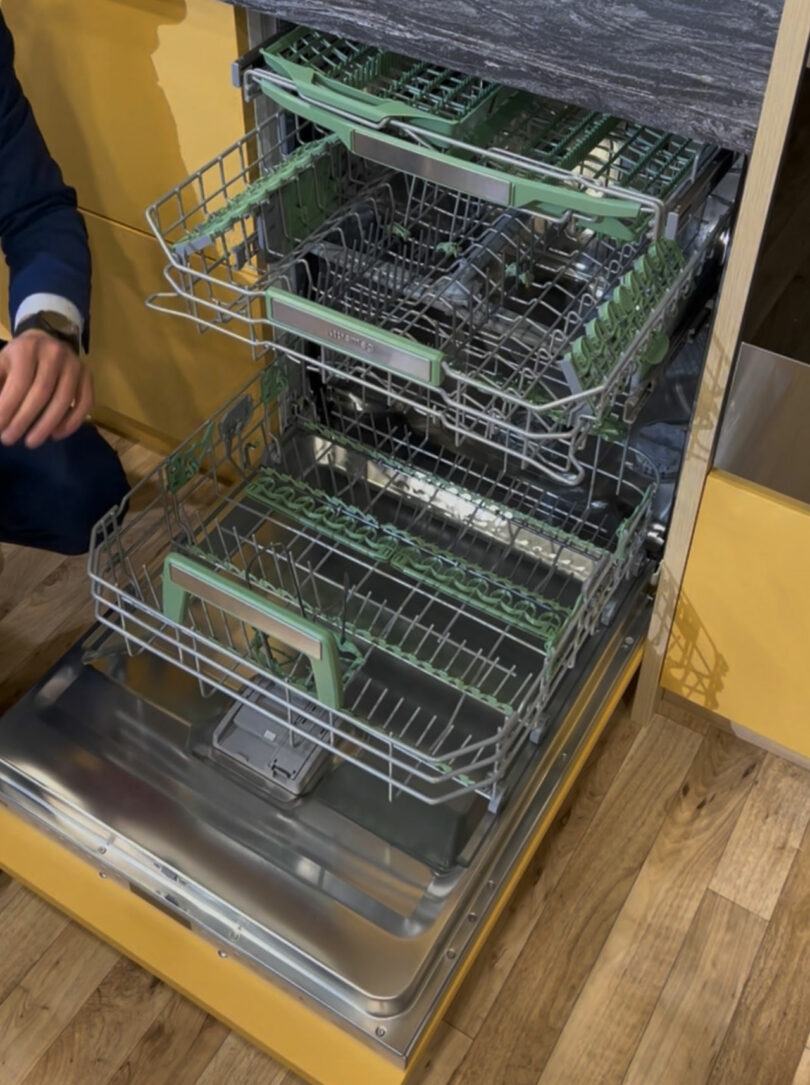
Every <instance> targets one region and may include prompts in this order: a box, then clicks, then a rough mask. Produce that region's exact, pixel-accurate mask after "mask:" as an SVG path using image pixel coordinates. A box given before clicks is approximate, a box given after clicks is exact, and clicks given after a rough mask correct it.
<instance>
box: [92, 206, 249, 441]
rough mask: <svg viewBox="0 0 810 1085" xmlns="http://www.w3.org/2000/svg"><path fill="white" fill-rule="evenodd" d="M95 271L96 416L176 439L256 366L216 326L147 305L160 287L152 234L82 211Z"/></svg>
mask: <svg viewBox="0 0 810 1085" xmlns="http://www.w3.org/2000/svg"><path fill="white" fill-rule="evenodd" d="M85 217H86V220H87V228H88V232H89V235H90V247H91V249H92V252H93V265H94V268H95V277H94V284H93V304H92V321H91V343H90V362H91V365H92V369H93V375H94V380H95V389H96V404H97V409H96V417H97V418H98V419H99V421H102V422H105V423H107V424H109V425H111V426H112V427H113V428H114V429H117V430H119V431H121V432H124V433H127V434H128V435H130V436H136V437H140V438H142V439H146V440H147V441H148V443H150V444H167V443H168V444H175V443H177V442H178V441H179V440H181V439H182V438H184V437H186V436H188V434H189V433H191V431H192V430H193V429H195V428H196V427H197V426H198V425H199V424H200V422H202V421H203V419H205V418H206V417H207V416H208V415H210V414H211V413H212V412H213V411H215V410H216V409H218V408H219V407H221V406H222V404H223V403H225V402H226V401H227V400H228V398H229V397H230V396H231V395H232V394H233V393H234V392H235V391H236V390H237V389H238V388H239V387H241V385H242V384H244V383H245V382H246V381H247V380H248V378H249V377H250V376H251V374H253V373H255V371H256V364H255V363H254V362H252V361H251V358H250V351H249V349H248V348H247V347H243V346H242V345H241V344H240V343H237V342H235V341H234V340H232V339H229V338H227V337H226V336H223V335H220V334H218V333H217V332H213V331H209V332H206V333H204V334H202V335H201V334H200V333H199V332H198V331H197V329H196V326H195V325H194V324H192V323H191V322H190V321H187V320H183V319H180V318H178V317H171V316H166V315H164V314H162V313H158V312H154V311H152V310H151V309H147V308H146V306H145V305H144V299H145V298H146V297H147V296H148V295H149V294H151V293H153V292H154V291H156V290H160V289H161V287H162V286H163V285H164V280H163V277H162V269H163V265H164V263H165V256H164V254H163V252H162V250H161V248H160V246H159V245H158V243H157V241H155V240H154V239H153V238H152V237H149V236H147V235H146V234H142V233H139V232H138V231H136V230H130V229H129V228H128V227H126V226H118V225H116V224H115V223H111V222H107V221H106V220H104V219H101V218H99V217H98V216H96V215H86V216H85Z"/></svg>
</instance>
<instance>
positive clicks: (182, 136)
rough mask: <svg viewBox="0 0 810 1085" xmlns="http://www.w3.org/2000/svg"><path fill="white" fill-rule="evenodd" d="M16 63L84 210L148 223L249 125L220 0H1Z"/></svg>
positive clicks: (229, 13)
mask: <svg viewBox="0 0 810 1085" xmlns="http://www.w3.org/2000/svg"><path fill="white" fill-rule="evenodd" d="M2 11H3V15H4V16H5V19H6V22H7V23H8V25H9V27H10V29H11V32H12V34H13V35H14V38H15V42H16V47H17V60H16V67H17V72H18V74H19V76H20V80H21V82H22V84H23V87H24V88H25V91H26V94H27V95H28V97H29V99H30V100H31V103H32V105H33V107H34V111H35V113H36V115H37V119H38V121H39V124H40V127H41V128H42V130H43V133H44V135H45V138H46V140H47V142H48V145H49V147H50V149H51V152H52V154H53V155H54V157H55V158H56V160H57V161H58V162H59V164H60V165H61V167H62V170H63V172H64V174H65V179H66V180H67V181H68V183H69V184H71V185H73V186H74V187H75V188H76V189H77V191H78V194H79V204H80V206H81V207H82V208H83V209H85V210H88V211H92V212H94V213H95V214H99V215H103V216H105V217H107V218H110V219H113V220H115V221H116V222H120V223H123V224H125V225H127V226H133V227H135V228H137V229H146V223H145V219H144V211H145V209H146V207H147V206H148V205H149V204H150V203H152V202H153V201H154V200H155V199H157V198H158V197H159V196H162V195H163V194H164V193H165V192H167V191H169V189H171V188H173V187H174V185H176V184H177V183H178V182H179V181H181V180H182V179H183V178H184V177H186V176H187V175H188V174H189V173H192V172H193V171H194V170H195V169H197V168H198V167H199V166H201V165H203V164H204V163H205V162H207V161H208V160H209V159H210V158H212V157H213V156H214V155H216V154H218V153H219V152H220V151H221V150H223V149H224V148H225V147H228V146H230V144H231V143H233V142H234V141H235V140H237V139H238V138H239V137H240V136H241V135H242V134H243V133H244V130H245V126H244V114H243V108H242V103H241V99H240V95H239V92H238V91H237V90H236V89H235V88H234V87H233V86H232V85H231V80H230V65H231V62H232V61H233V60H234V59H236V57H237V55H238V46H237V36H236V22H235V18H236V16H235V14H234V10H233V8H232V7H230V6H229V5H228V4H223V3H219V0H2Z"/></svg>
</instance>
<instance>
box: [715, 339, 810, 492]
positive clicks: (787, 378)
mask: <svg viewBox="0 0 810 1085" xmlns="http://www.w3.org/2000/svg"><path fill="white" fill-rule="evenodd" d="M808 418H810V365H806V364H804V363H803V362H797V361H795V360H794V359H793V358H785V357H784V356H783V355H781V354H774V353H772V352H771V351H769V350H763V349H762V348H761V347H754V346H751V345H750V344H749V343H743V344H742V346H741V347H740V352H739V355H738V357H737V363H736V365H735V368H734V375H733V377H732V382H731V391H730V392H729V396H728V401H727V403H726V407H725V411H724V414H723V420H722V423H721V425H720V435H719V437H718V443H717V450H716V453H715V457H714V466H715V467H719V468H721V469H722V470H723V471H728V472H730V473H731V474H733V475H738V476H739V477H740V478H744V479H747V480H748V481H749V482H755V483H757V484H758V485H760V486H764V487H765V488H766V489H768V490H774V491H775V492H776V493H779V494H784V495H785V496H787V497H792V498H795V499H796V500H797V501H805V502H807V503H810V458H808V456H807V426H808Z"/></svg>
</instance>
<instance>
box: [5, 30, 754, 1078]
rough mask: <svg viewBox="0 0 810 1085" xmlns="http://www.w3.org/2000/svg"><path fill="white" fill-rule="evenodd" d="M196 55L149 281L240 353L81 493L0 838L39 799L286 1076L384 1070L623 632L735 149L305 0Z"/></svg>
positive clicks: (504, 877) (431, 1021)
mask: <svg viewBox="0 0 810 1085" xmlns="http://www.w3.org/2000/svg"><path fill="white" fill-rule="evenodd" d="M235 74H236V81H237V83H238V84H239V86H240V88H241V89H242V91H243V93H244V96H245V98H246V100H247V101H249V102H250V101H253V102H260V103H262V106H263V114H264V117H263V119H262V120H261V121H260V123H258V125H257V127H255V129H254V130H252V131H251V132H249V133H248V134H247V135H246V136H244V137H243V138H240V139H239V140H238V141H237V142H236V143H234V145H233V146H232V147H230V148H228V149H227V150H225V151H224V152H223V153H222V154H221V155H220V156H218V157H217V158H216V159H215V160H214V161H212V162H210V163H208V164H207V165H205V166H204V167H203V168H201V169H200V170H198V171H197V172H196V173H194V174H193V175H192V176H191V177H189V178H187V179H186V180H184V181H183V182H182V183H181V184H179V185H178V186H177V187H176V188H175V189H174V190H173V191H172V192H170V193H168V194H167V195H166V196H165V197H163V198H162V199H160V200H159V201H157V202H156V203H155V204H154V206H152V207H151V208H150V209H149V211H148V216H147V217H148V221H149V224H150V227H151V228H152V230H153V232H154V234H155V236H156V237H157V239H158V241H159V242H160V244H161V246H162V248H163V251H164V253H165V256H166V273H165V274H166V282H167V285H166V287H165V288H164V289H163V290H162V291H161V292H159V293H157V294H155V295H154V296H153V297H152V298H151V299H149V304H150V305H151V306H152V307H153V308H156V309H160V310H163V311H165V312H167V313H169V314H172V316H173V317H174V319H184V320H190V321H193V322H194V323H195V324H196V325H197V326H198V328H199V331H200V334H206V335H219V336H220V337H221V342H222V347H223V357H224V358H225V359H226V358H227V352H228V344H229V341H233V340H237V341H239V342H240V343H248V344H249V345H250V347H251V349H252V351H253V353H254V357H255V359H256V363H257V365H256V375H255V377H254V379H253V380H252V381H251V382H250V384H249V385H248V386H247V387H245V388H243V389H242V390H241V391H240V392H239V393H238V394H237V395H236V396H235V397H234V398H233V399H232V400H231V401H230V402H229V403H227V404H225V405H224V406H223V407H222V409H221V410H220V411H218V412H217V413H215V414H214V415H213V416H212V417H211V418H209V419H208V420H207V421H206V422H205V423H204V425H203V426H202V427H201V428H200V429H199V430H198V431H197V432H196V433H195V434H193V435H192V436H191V437H190V438H189V439H188V440H187V441H186V442H185V443H184V444H183V445H181V446H180V447H179V448H178V449H177V450H176V451H175V452H173V453H172V454H171V455H169V456H168V458H166V459H165V460H164V461H163V462H162V463H161V464H160V465H159V466H158V467H157V468H156V469H155V470H154V471H153V472H152V473H151V474H150V475H149V476H148V477H147V478H145V479H144V480H143V481H142V482H140V483H139V485H138V486H137V487H136V488H135V489H134V490H133V491H132V493H131V494H130V495H129V498H128V502H127V506H126V508H121V509H114V510H111V511H110V513H109V514H108V515H107V516H106V517H105V518H104V519H103V520H102V522H101V523H100V524H99V525H98V526H97V528H96V531H95V536H94V541H93V546H92V550H91V553H90V557H89V575H90V582H91V588H92V593H93V597H94V600H95V607H96V615H97V619H98V620H97V624H96V625H95V627H94V628H93V629H92V630H90V631H89V633H88V634H87V635H86V636H85V637H84V638H83V639H82V641H81V642H80V643H79V644H77V645H76V646H75V647H74V648H73V649H72V650H71V652H69V653H68V655H67V656H66V657H65V658H64V659H63V660H62V661H61V662H60V663H59V664H58V665H57V666H56V667H55V668H54V669H53V670H52V671H51V672H50V673H49V674H48V675H47V676H46V677H45V678H44V679H43V680H42V682H41V683H40V684H39V685H38V686H37V687H36V688H35V689H34V690H32V691H31V692H30V693H29V694H28V695H27V696H26V697H25V698H24V699H23V700H22V701H21V702H20V703H19V704H18V705H17V706H16V707H15V708H14V709H12V710H11V712H10V713H9V714H8V715H7V716H6V717H5V719H4V720H3V721H2V726H0V804H2V806H3V807H4V808H5V810H6V813H10V814H12V815H13V817H14V823H15V824H19V825H25V826H27V827H28V829H29V830H33V831H35V834H36V835H35V837H34V838H29V837H25V836H20V837H19V839H18V853H19V854H18V860H17V861H16V865H15V862H14V861H13V860H12V861H10V862H8V863H7V865H8V866H9V869H11V870H12V872H16V873H18V875H21V876H23V877H24V878H25V872H24V869H23V868H24V867H25V862H24V859H23V853H24V852H25V850H26V847H27V846H28V845H30V841H31V840H32V839H36V840H40V839H45V838H47V840H49V841H50V842H51V844H50V846H51V848H52V850H51V851H50V852H48V855H49V857H50V858H49V863H50V864H51V865H52V866H53V869H56V868H57V867H58V866H59V864H60V863H62V861H63V860H62V859H61V858H57V856H68V855H69V856H70V857H71V858H70V861H71V862H73V863H74V864H75V863H78V864H79V865H78V866H75V865H74V866H70V867H68V866H65V868H64V873H63V875H62V877H63V885H62V888H61V889H59V891H58V892H57V891H56V890H54V889H51V890H49V891H48V895H50V896H52V897H53V898H54V899H56V901H57V903H59V904H60V905H61V906H62V907H64V908H66V909H67V910H68V911H71V912H72V913H73V914H75V915H77V916H78V918H79V919H80V920H82V921H84V922H86V923H88V925H90V926H91V927H93V928H94V929H96V930H98V931H100V932H101V933H102V934H103V935H104V936H105V937H108V938H110V939H111V940H113V941H115V942H116V943H117V944H118V945H119V946H121V947H122V948H123V949H124V950H125V951H126V952H128V953H130V954H131V955H132V956H133V957H135V958H136V959H138V960H141V961H142V962H144V963H145V964H146V965H147V966H148V967H150V968H151V969H152V970H153V971H155V972H157V973H158V974H160V975H163V976H165V977H166V978H167V979H169V981H170V982H173V983H174V984H175V985H176V986H178V987H179V988H180V989H181V990H183V991H185V992H186V993H187V994H189V995H190V996H191V997H193V998H196V999H197V1000H198V1001H200V1002H201V1003H202V1004H203V1005H205V1006H207V1007H208V1008H211V1009H213V1011H214V1012H215V1013H218V1014H219V1016H220V1017H222V1018H223V1019H225V1020H226V1021H228V1022H229V1023H230V1024H232V1025H233V1026H234V1027H236V1028H239V1029H240V1030H241V1031H242V1032H244V1033H246V1034H247V1035H249V1036H250V1037H251V1038H252V1039H254V1040H255V1041H256V1042H257V1043H260V1044H261V1045H262V1046H264V1047H265V1048H266V1049H268V1050H270V1051H272V1052H273V1053H274V1054H275V1055H276V1056H277V1057H278V1058H280V1059H281V1060H282V1061H284V1062H285V1063H287V1064H288V1065H291V1066H293V1067H294V1068H295V1069H296V1070H298V1072H300V1073H302V1074H303V1075H304V1076H306V1077H307V1078H308V1079H309V1080H315V1081H320V1082H324V1083H327V1085H336V1083H338V1082H346V1083H348V1082H360V1081H363V1082H365V1081H369V1082H371V1081H374V1082H387V1081H391V1082H399V1081H402V1080H403V1079H404V1078H405V1077H406V1076H407V1074H408V1072H409V1071H410V1070H411V1069H412V1067H413V1066H414V1064H415V1062H416V1061H417V1059H418V1056H419V1054H420V1053H421V1051H422V1050H423V1048H424V1044H425V1042H426V1040H427V1038H428V1037H429V1035H430V1034H431V1032H432V1031H433V1029H434V1028H435V1026H436V1024H437V1023H438V1021H439V1020H440V1018H441V1014H442V1012H443V1010H444V1008H445V1007H446V1006H447V1004H448V1001H449V999H450V998H451V997H452V995H453V993H454V992H455V990H456V989H457V988H458V986H459V984H460V982H461V980H462V978H463V976H464V974H465V973H466V972H467V970H468V969H469V967H470V964H471V963H472V961H473V959H474V958H475V955H476V954H477V953H478V952H479V951H480V949H481V947H482V945H483V944H484V942H485V938H486V935H487V933H488V931H489V930H490V929H491V926H492V925H493V923H494V921H495V919H496V918H497V916H498V914H499V913H500V911H501V910H502V909H503V907H504V905H505V903H506V902H507V900H508V898H509V894H510V892H511V890H512V889H513V888H514V886H515V884H516V881H517V879H518V877H519V875H520V873H521V871H522V870H523V869H524V868H525V865H526V863H527V862H528V859H529V858H530V856H531V854H532V852H533V850H534V848H535V847H536V845H537V843H538V841H539V839H540V838H541V837H542V834H543V832H544V831H545V828H546V827H547V826H548V824H549V821H550V819H551V817H552V816H553V814H554V812H555V811H556V809H557V808H558V807H559V805H560V802H561V801H562V798H563V797H564V795H565V793H566V791H567V789H568V788H569V787H570V784H571V782H572V781H573V779H574V778H575V776H576V773H577V771H578V768H579V767H580V766H581V764H582V763H583V761H584V759H585V757H586V756H587V753H588V751H589V750H590V748H591V747H592V745H593V742H594V741H595V738H596V736H597V735H598V733H599V730H600V729H601V727H602V726H603V725H604V723H605V721H606V720H607V718H608V717H609V715H610V712H611V711H612V708H613V707H614V706H615V704H616V702H617V700H618V698H619V697H620V696H621V694H622V692H623V691H624V689H625V688H626V685H627V683H628V682H629V680H630V678H631V676H632V674H633V671H634V668H635V666H636V665H637V663H638V659H639V652H640V646H641V644H642V643H643V639H644V637H645V634H646V627H647V623H648V621H649V614H650V601H651V598H652V594H653V592H654V588H655V578H656V563H657V559H658V558H659V557H660V554H661V549H662V544H663V540H664V537H665V533H666V521H667V516H668V511H669V507H670V505H671V496H672V491H673V489H674V485H675V482H676V480H677V468H678V463H679V452H678V447H677V441H676V442H675V446H672V442H671V441H670V440H669V437H671V434H672V421H673V420H672V411H671V409H670V408H671V406H672V400H673V399H677V398H678V396H679V395H680V398H681V399H683V398H684V393H683V388H684V387H689V378H690V373H691V379H692V388H693V390H694V387H696V381H697V376H698V375H699V366H700V356H701V347H702V344H703V343H704V342H705V326H706V320H707V316H708V315H710V312H711V301H712V298H713V296H714V294H715V293H716V290H717V284H718V281H719V276H720V274H721V271H722V266H723V261H724V254H725V249H726V246H727V242H728V237H729V231H730V229H731V226H732V219H733V212H734V206H735V199H736V189H737V186H738V184H739V179H740V174H741V163H740V162H739V161H737V160H736V159H735V156H734V155H732V154H731V153H730V152H727V151H724V150H723V149H721V148H717V147H712V146H708V145H704V144H701V143H698V142H695V141H693V140H689V139H686V138H682V137H678V136H674V135H671V134H668V133H665V132H661V131H656V130H653V129H650V128H648V127H644V126H641V125H636V124H632V123H630V122H628V121H624V120H621V119H618V118H615V117H610V116H605V115H602V114H599V113H596V112H592V111H587V110H584V109H580V108H575V107H572V106H568V105H565V104H562V103H558V102H553V101H549V100H543V99H539V98H537V97H534V96H531V95H528V94H526V93H524V92H522V91H516V90H513V89H510V88H507V87H502V86H498V85H496V84H493V83H489V82H486V81H485V80H483V79H478V78H474V77H470V76H467V75H463V74H461V73H457V72H453V71H448V70H445V69H441V68H439V67H437V66H435V65H430V64H425V63H421V62H417V61H414V60H410V59H408V58H405V57H402V56H398V55H394V54H391V53H387V52H385V51H383V50H381V49H378V48H374V47H371V46H367V45H363V44H360V43H355V42H351V41H347V40H346V39H341V38H336V37H334V36H331V35H327V34H323V33H320V32H317V31H314V30H309V29H307V28H303V27H296V28H294V29H292V30H289V31H286V32H284V33H281V34H279V35H277V36H276V37H274V38H272V39H270V40H269V41H267V42H266V43H264V44H263V45H262V46H260V47H259V48H256V49H254V50H253V51H252V52H251V53H250V54H248V55H247V56H246V57H245V58H244V59H243V60H242V61H241V62H239V63H238V64H237V65H236V66H235ZM257 112H258V111H257ZM166 323H167V334H168V333H169V332H170V329H171V322H170V321H169V319H168V318H167V320H166ZM690 358H691V362H690V361H689V359H690ZM684 359H686V361H684ZM690 365H691V367H692V368H691V370H690ZM679 373H680V374H681V377H679ZM683 373H686V377H685V378H684V377H683V376H682V374H683ZM673 375H674V376H673ZM679 380H680V383H678V381H679ZM673 382H674V383H673ZM684 382H685V383H684ZM673 388H674V389H675V391H673ZM687 398H688V397H687ZM690 408H691V405H690V404H689V403H688V402H687V403H686V406H685V408H684V407H683V405H682V409H681V415H680V416H679V417H678V418H677V419H676V420H675V430H676V431H677V433H680V434H681V436H683V434H685V432H686V427H687V425H688V421H689V410H690ZM668 427H669V428H668ZM662 433H664V438H661V434H662ZM668 435H669V436H668ZM673 447H674V451H673ZM7 824H8V823H6V825H7ZM21 831H22V830H21ZM54 845H58V848H57V850H53V847H54ZM9 846H10V845H7V847H9ZM12 850H13V849H12ZM29 850H30V848H29ZM7 859H8V856H0V861H2V862H4V863H6V862H7ZM64 862H65V863H67V862H68V859H67V858H65V859H64ZM59 869H62V868H61V867H59ZM21 871H22V874H21ZM69 872H70V873H69ZM82 872H84V873H82ZM85 874H86V875H87V877H89V878H90V879H91V880H90V881H87V882H86V888H84V889H82V891H81V893H80V892H79V888H78V887H79V884H80V883H81V884H82V885H84V884H85V883H84V882H83V881H82V879H83V878H84V877H85ZM93 879H95V882H94V883H93V881H92V880H93ZM28 880H29V881H33V882H34V883H36V879H35V878H33V877H32V876H29V879H28ZM93 884H94V885H95V888H93ZM39 888H40V891H43V889H42V886H41V885H40V886H39ZM113 891H114V892H115V894H117V895H114V896H109V895H107V896H105V894H109V893H113ZM71 894H73V895H72V896H71ZM101 901H103V902H104V903H99V902H101ZM91 913H92V914H91ZM94 917H95V918H94ZM153 917H154V918H153ZM152 922H154V924H159V926H155V927H154V931H155V932H158V931H159V932H160V938H164V941H163V942H160V941H159V938H158V934H157V933H153V935H152V936H150V937H151V939H152V940H151V942H150V941H149V938H147V936H146V934H145V933H144V932H145V931H146V928H147V926H148V925H149V924H150V923H152ZM116 923H117V924H118V926H117V927H116ZM167 931H168V932H169V933H168V934H167V933H166V932H167ZM116 932H117V933H116ZM172 932H174V933H172ZM165 939H168V941H166V940H165ZM173 939H174V941H173ZM158 944H160V946H162V949H160V950H158V949H157V948H156V947H157V946H158ZM149 946H151V949H150V948H149ZM218 968H219V969H221V970H223V971H221V972H219V973H218V972H217V969H218ZM226 968H227V969H231V970H230V971H228V972H227V973H226V972H225V971H224V970H225V969H226Z"/></svg>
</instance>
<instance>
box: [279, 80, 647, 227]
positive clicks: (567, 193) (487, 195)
mask: <svg viewBox="0 0 810 1085" xmlns="http://www.w3.org/2000/svg"><path fill="white" fill-rule="evenodd" d="M261 85H262V89H263V90H264V92H265V94H267V96H268V97H269V98H272V100H273V101H274V102H275V103H276V104H277V105H279V106H280V107H281V108H282V109H285V110H287V111H288V112H290V113H295V114H297V115H298V116H300V117H303V118H304V119H306V120H308V121H311V122H312V124H315V125H317V126H318V127H319V128H323V129H325V130H326V131H328V132H334V134H335V135H336V136H337V137H338V139H340V141H341V142H342V143H343V144H344V145H345V146H346V147H348V149H349V150H350V151H351V152H352V153H353V154H356V155H359V156H360V157H361V158H367V159H370V160H371V161H372V162H377V163H378V164H379V165H381V166H387V167H388V168H390V169H395V170H401V171H402V172H404V173H409V174H412V175H414V176H416V177H421V178H423V179H424V180H426V181H432V182H434V183H436V184H438V185H442V186H443V187H445V188H451V189H454V190H457V191H459V192H463V193H465V194H466V195H468V196H474V197H478V198H479V199H484V200H487V201H489V202H490V203H495V204H500V205H501V206H503V207H526V208H530V209H534V210H538V211H539V212H541V213H543V214H546V215H550V216H552V217H554V218H559V217H560V216H561V215H563V214H565V213H566V212H568V211H570V212H573V213H574V214H576V215H581V216H584V217H585V218H587V219H588V220H589V224H590V225H591V226H592V227H593V228H594V229H596V228H599V229H600V231H601V232H603V233H607V234H610V236H612V237H615V238H617V239H618V240H626V241H630V240H633V239H634V238H635V236H636V231H635V230H634V228H633V227H634V225H635V223H636V220H637V219H638V216H639V215H640V213H641V210H642V208H641V204H640V203H638V202H637V201H635V200H629V199H621V198H617V197H613V196H599V195H595V194H593V193H589V192H580V191H578V190H576V189H570V188H567V187H566V186H564V185H558V184H552V183H550V182H548V181H539V180H537V179H536V178H531V177H518V176H516V175H513V174H510V173H507V172H506V170H501V169H498V168H497V167H495V166H482V165H479V164H478V163H475V162H468V161H465V160H464V159H463V158H461V157H459V156H458V155H454V154H451V153H449V152H445V151H440V150H436V149H435V148H432V147H423V146H417V145H416V144H413V143H409V142H408V141H407V140H404V139H399V138H398V137H397V136H392V135H391V134H390V133H388V132H381V131H377V130H372V129H370V128H365V127H363V125H362V124H357V123H355V122H354V121H352V120H348V119H347V118H345V117H342V116H339V115H338V114H337V113H335V112H333V111H332V110H331V109H326V108H324V107H322V106H318V105H314V104H313V103H311V102H307V101H304V100H303V99H302V98H300V97H299V96H298V95H296V94H294V93H292V92H290V91H287V90H284V89H283V88H281V87H278V86H276V85H275V84H272V83H268V82H267V81H263V82H262V84H261Z"/></svg>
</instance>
